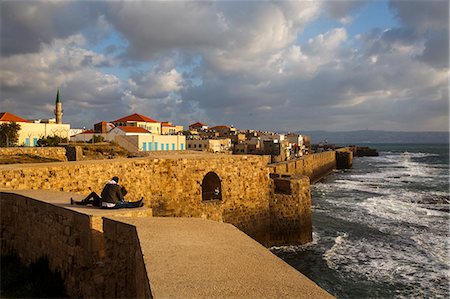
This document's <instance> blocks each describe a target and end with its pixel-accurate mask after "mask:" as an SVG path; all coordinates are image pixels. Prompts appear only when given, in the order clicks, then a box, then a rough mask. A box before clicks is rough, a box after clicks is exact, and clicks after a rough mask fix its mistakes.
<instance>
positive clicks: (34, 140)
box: [33, 138, 38, 146]
mask: <svg viewBox="0 0 450 299" xmlns="http://www.w3.org/2000/svg"><path fill="white" fill-rule="evenodd" d="M37 141H38V139H37V138H33V146H36V145H37Z"/></svg>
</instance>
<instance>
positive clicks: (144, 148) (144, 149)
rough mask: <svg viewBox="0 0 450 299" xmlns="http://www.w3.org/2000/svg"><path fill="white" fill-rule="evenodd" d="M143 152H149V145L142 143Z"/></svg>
mask: <svg viewBox="0 0 450 299" xmlns="http://www.w3.org/2000/svg"><path fill="white" fill-rule="evenodd" d="M142 150H143V151H144V152H145V151H147V143H145V142H142Z"/></svg>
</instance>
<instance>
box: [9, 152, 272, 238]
mask: <svg viewBox="0 0 450 299" xmlns="http://www.w3.org/2000/svg"><path fill="white" fill-rule="evenodd" d="M269 159H270V157H268V156H240V155H239V156H232V155H219V154H211V155H207V156H206V155H201V156H195V155H191V156H184V157H183V156H181V157H180V156H179V155H175V156H173V157H165V158H161V157H160V158H155V157H149V158H135V159H114V160H101V161H76V162H62V163H42V164H22V165H4V166H0V177H1V178H2V180H0V189H1V188H3V189H5V188H6V189H52V190H57V191H68V192H77V193H81V194H85V195H87V194H88V193H89V192H91V191H96V192H97V193H100V191H101V190H102V188H103V186H104V184H105V182H106V181H108V180H109V179H111V177H112V176H115V175H117V176H119V177H120V179H121V182H120V183H121V184H123V185H124V186H126V188H127V190H128V191H129V193H128V195H127V196H126V198H127V199H128V200H137V199H139V198H141V197H142V196H143V197H144V198H145V204H146V205H149V206H151V207H152V208H153V213H154V215H155V216H175V217H199V218H208V219H212V220H216V221H223V222H228V223H231V224H233V225H235V226H236V227H238V228H239V229H241V230H242V231H244V232H245V233H247V234H248V235H250V236H251V237H253V238H254V239H256V240H257V241H259V242H261V243H263V244H267V239H268V238H269V235H268V234H269V231H270V229H269V225H270V215H269V196H270V194H271V188H272V186H273V184H272V183H271V180H270V178H269V169H268V168H267V164H268V162H269ZM210 171H213V172H215V173H217V175H218V176H219V177H220V179H221V186H222V199H223V200H222V201H220V202H204V201H202V194H201V192H202V187H201V184H202V180H203V178H204V176H205V175H206V174H207V173H208V172H210Z"/></svg>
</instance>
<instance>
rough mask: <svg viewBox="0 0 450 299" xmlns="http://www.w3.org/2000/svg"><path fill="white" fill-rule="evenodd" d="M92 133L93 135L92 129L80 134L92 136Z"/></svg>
mask: <svg viewBox="0 0 450 299" xmlns="http://www.w3.org/2000/svg"><path fill="white" fill-rule="evenodd" d="M94 133H95V131H94V130H92V129H91V130H86V131H83V132H81V134H94Z"/></svg>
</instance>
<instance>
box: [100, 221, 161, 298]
mask: <svg viewBox="0 0 450 299" xmlns="http://www.w3.org/2000/svg"><path fill="white" fill-rule="evenodd" d="M103 229H104V234H103V236H104V240H105V249H106V252H107V258H106V259H105V269H108V271H107V272H106V276H105V283H106V284H108V288H107V289H106V290H105V292H104V293H103V296H102V297H103V298H152V294H151V290H150V283H149V279H148V275H147V271H146V267H145V263H144V259H143V255H142V250H141V245H140V242H139V238H138V235H137V231H136V227H135V226H133V225H130V224H126V223H123V222H119V221H116V220H112V219H108V218H103Z"/></svg>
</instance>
